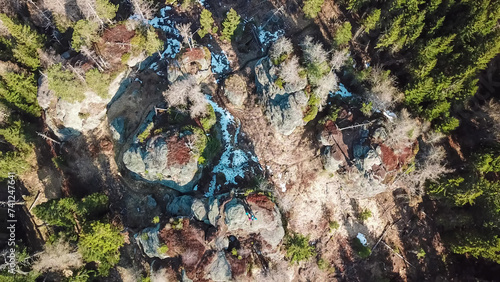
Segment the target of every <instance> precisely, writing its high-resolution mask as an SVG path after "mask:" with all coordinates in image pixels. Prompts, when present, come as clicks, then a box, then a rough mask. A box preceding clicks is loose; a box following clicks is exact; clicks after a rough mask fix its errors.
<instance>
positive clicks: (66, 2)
mask: <svg viewBox="0 0 500 282" xmlns="http://www.w3.org/2000/svg"><path fill="white" fill-rule="evenodd" d="M42 5H43V7H45V8H46V9H48V10H50V11H51V12H52V13H54V14H56V15H58V16H61V17H65V18H67V19H69V20H71V21H78V20H80V19H81V17H80V14H79V11H80V9H79V7H78V5H77V3H76V1H71V0H43V4H42Z"/></svg>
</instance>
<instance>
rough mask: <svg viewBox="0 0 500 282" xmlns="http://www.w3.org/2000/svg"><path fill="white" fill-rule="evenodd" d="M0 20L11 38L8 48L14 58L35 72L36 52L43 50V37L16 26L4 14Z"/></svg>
mask: <svg viewBox="0 0 500 282" xmlns="http://www.w3.org/2000/svg"><path fill="white" fill-rule="evenodd" d="M0 20H1V22H2V24H3V26H5V27H6V28H7V30H8V31H9V33H10V36H11V37H12V38H11V39H10V40H5V42H9V43H8V44H9V46H11V48H12V54H13V56H14V58H15V59H16V60H17V61H18V62H19V63H21V64H23V65H25V66H26V67H28V68H30V69H32V70H35V69H37V68H38V67H39V66H40V55H39V54H38V50H40V49H42V48H43V42H44V40H45V39H44V37H43V36H42V35H40V34H38V33H37V32H36V31H34V30H32V29H31V28H30V27H29V26H27V25H21V24H16V23H14V21H12V19H11V18H9V17H8V16H7V15H5V14H0Z"/></svg>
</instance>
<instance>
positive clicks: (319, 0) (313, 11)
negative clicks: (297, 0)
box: [302, 0, 325, 19]
mask: <svg viewBox="0 0 500 282" xmlns="http://www.w3.org/2000/svg"><path fill="white" fill-rule="evenodd" d="M324 2H325V0H304V7H303V8H302V9H303V10H304V14H305V15H306V18H308V19H314V18H316V17H317V16H318V13H319V12H320V11H321V6H323V3H324Z"/></svg>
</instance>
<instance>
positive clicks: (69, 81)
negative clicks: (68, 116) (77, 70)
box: [47, 64, 85, 102]
mask: <svg viewBox="0 0 500 282" xmlns="http://www.w3.org/2000/svg"><path fill="white" fill-rule="evenodd" d="M47 79H48V80H49V89H50V90H52V91H54V92H55V94H56V96H57V97H59V98H61V99H63V100H66V101H68V102H75V101H82V100H83V99H84V98H85V96H84V90H85V87H84V85H83V82H82V81H80V80H78V78H77V77H76V75H75V74H74V73H72V72H71V71H67V70H63V68H62V65H61V64H57V65H52V66H51V67H50V68H49V69H48V70H47Z"/></svg>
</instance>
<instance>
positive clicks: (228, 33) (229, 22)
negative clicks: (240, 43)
mask: <svg viewBox="0 0 500 282" xmlns="http://www.w3.org/2000/svg"><path fill="white" fill-rule="evenodd" d="M240 19H241V17H240V16H239V15H238V13H236V11H235V10H234V9H233V8H231V10H229V12H228V13H227V16H226V19H225V20H224V22H223V23H222V26H223V27H224V28H223V29H222V37H221V38H222V40H227V41H231V38H232V37H233V35H234V31H235V30H236V28H238V25H239V24H240Z"/></svg>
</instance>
